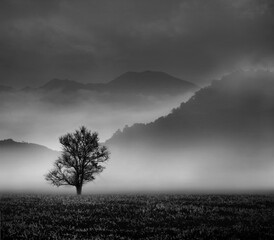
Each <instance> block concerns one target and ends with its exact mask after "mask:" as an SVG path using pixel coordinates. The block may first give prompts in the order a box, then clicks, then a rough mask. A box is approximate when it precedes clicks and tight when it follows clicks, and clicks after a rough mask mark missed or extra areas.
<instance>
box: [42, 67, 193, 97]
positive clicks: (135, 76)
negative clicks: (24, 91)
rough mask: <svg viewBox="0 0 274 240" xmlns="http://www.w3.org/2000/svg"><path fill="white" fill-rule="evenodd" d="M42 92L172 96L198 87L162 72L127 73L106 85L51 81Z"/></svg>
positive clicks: (44, 86)
mask: <svg viewBox="0 0 274 240" xmlns="http://www.w3.org/2000/svg"><path fill="white" fill-rule="evenodd" d="M40 89H42V90H46V91H52V90H62V91H65V92H67V91H76V90H79V89H84V90H92V91H97V92H110V93H117V92H118V93H129V94H130V93H131V94H132V93H134V94H152V95H158V94H161V95H165V94H167V95H174V94H183V93H187V92H193V91H195V90H197V89H198V87H197V86H196V85H195V84H193V83H190V82H187V81H184V80H181V79H179V78H175V77H173V76H171V75H169V74H167V73H164V72H154V71H145V72H127V73H124V74H122V75H121V76H119V77H117V78H115V79H114V80H112V81H110V82H108V83H105V84H103V83H88V84H82V83H79V82H76V81H72V80H61V79H53V80H51V81H49V82H47V83H46V84H45V85H43V86H42V87H40Z"/></svg>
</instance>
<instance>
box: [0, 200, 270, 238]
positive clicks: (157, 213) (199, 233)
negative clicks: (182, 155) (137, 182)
mask: <svg viewBox="0 0 274 240" xmlns="http://www.w3.org/2000/svg"><path fill="white" fill-rule="evenodd" d="M0 206H1V238H2V239H136V238H137V239H274V227H273V226H274V198H273V196H267V195H265V196H263V195H90V196H81V197H78V196H68V195H67V196H66V195H64V196H54V195H2V196H1V204H0Z"/></svg>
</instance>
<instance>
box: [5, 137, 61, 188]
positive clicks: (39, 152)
mask: <svg viewBox="0 0 274 240" xmlns="http://www.w3.org/2000/svg"><path fill="white" fill-rule="evenodd" d="M58 154H59V152H57V151H53V150H51V149H49V148H47V147H44V146H42V145H38V144H33V143H26V142H16V141H14V140H12V139H6V140H2V141H0V164H1V168H0V191H3V190H4V191H13V190H16V191H20V190H25V189H27V190H34V189H35V190H37V189H41V188H43V186H46V184H45V182H44V177H43V175H44V174H45V173H46V172H47V170H48V169H50V168H51V167H52V163H53V161H54V160H55V159H57V157H58Z"/></svg>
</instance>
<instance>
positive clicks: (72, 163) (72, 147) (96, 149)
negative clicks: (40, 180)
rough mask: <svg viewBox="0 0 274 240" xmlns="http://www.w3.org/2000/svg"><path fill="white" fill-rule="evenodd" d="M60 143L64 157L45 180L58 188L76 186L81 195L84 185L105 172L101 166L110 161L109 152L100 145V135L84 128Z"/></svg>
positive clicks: (65, 136)
mask: <svg viewBox="0 0 274 240" xmlns="http://www.w3.org/2000/svg"><path fill="white" fill-rule="evenodd" d="M59 141H60V143H61V144H62V155H61V157H59V158H58V159H57V160H56V161H55V163H54V169H52V170H51V171H50V172H49V173H48V174H47V175H46V176H45V178H46V180H47V181H49V182H50V183H51V184H52V185H55V186H57V187H59V186H62V185H71V186H75V187H76V191H77V194H78V195H80V194H81V192H82V186H83V184H85V183H87V182H90V181H93V180H94V179H95V175H96V174H99V173H101V172H102V171H103V169H104V167H103V166H102V165H101V164H102V163H104V162H106V161H107V160H108V158H109V152H108V150H107V148H106V147H105V146H101V145H99V143H98V141H99V138H98V134H97V133H96V132H94V133H91V132H90V131H89V130H88V129H87V128H86V127H84V126H82V127H80V129H79V130H76V131H75V132H74V133H67V134H66V135H64V136H61V137H60V138H59Z"/></svg>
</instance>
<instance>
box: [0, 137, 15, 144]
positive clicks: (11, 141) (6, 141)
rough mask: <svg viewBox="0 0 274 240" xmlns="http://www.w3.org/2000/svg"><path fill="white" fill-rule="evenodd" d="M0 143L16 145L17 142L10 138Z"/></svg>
mask: <svg viewBox="0 0 274 240" xmlns="http://www.w3.org/2000/svg"><path fill="white" fill-rule="evenodd" d="M0 143H15V141H14V140H13V139H12V138H8V139H3V140H0Z"/></svg>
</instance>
